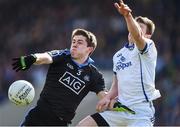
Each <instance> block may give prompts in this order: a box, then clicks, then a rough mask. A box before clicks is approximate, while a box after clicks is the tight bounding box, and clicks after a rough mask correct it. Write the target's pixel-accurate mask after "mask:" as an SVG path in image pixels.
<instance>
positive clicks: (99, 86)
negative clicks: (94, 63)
mask: <svg viewBox="0 0 180 127" xmlns="http://www.w3.org/2000/svg"><path fill="white" fill-rule="evenodd" d="M92 76H93V77H92V78H93V83H92V87H91V91H93V92H95V93H96V94H98V93H99V92H100V91H104V90H105V82H104V78H103V75H102V74H101V73H100V72H98V71H95V72H93V74H92Z"/></svg>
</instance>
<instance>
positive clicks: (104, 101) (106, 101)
mask: <svg viewBox="0 0 180 127" xmlns="http://www.w3.org/2000/svg"><path fill="white" fill-rule="evenodd" d="M109 103H110V99H109V98H108V97H106V96H105V97H104V98H103V99H101V100H100V101H99V102H98V103H97V105H96V110H97V111H98V112H102V111H104V110H106V109H108V105H109Z"/></svg>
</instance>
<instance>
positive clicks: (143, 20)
mask: <svg viewBox="0 0 180 127" xmlns="http://www.w3.org/2000/svg"><path fill="white" fill-rule="evenodd" d="M135 20H136V21H137V22H139V23H143V24H145V25H146V26H147V31H146V34H150V35H153V33H154V30H155V24H154V22H153V21H152V20H150V19H149V18H147V17H142V16H138V17H136V18H135Z"/></svg>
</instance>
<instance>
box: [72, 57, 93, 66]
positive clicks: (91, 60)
mask: <svg viewBox="0 0 180 127" xmlns="http://www.w3.org/2000/svg"><path fill="white" fill-rule="evenodd" d="M72 61H73V62H74V63H75V64H76V65H77V66H78V67H80V68H81V67H84V66H87V65H89V64H91V63H94V60H93V59H91V58H90V57H88V58H87V60H86V61H85V62H84V63H83V64H79V63H77V62H76V61H74V60H73V59H72Z"/></svg>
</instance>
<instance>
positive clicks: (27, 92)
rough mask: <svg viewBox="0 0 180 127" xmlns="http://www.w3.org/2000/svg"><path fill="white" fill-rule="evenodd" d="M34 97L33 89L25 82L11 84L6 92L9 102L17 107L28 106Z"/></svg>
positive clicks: (18, 81)
mask: <svg viewBox="0 0 180 127" xmlns="http://www.w3.org/2000/svg"><path fill="white" fill-rule="evenodd" d="M34 96H35V90H34V87H33V86H32V84H31V83H30V82H28V81H25V80H17V81H15V82H13V83H12V84H11V86H10V87H9V90H8V97H9V100H10V101H11V102H13V103H14V104H16V105H18V106H26V105H29V104H30V103H31V102H32V101H33V99H34Z"/></svg>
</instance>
